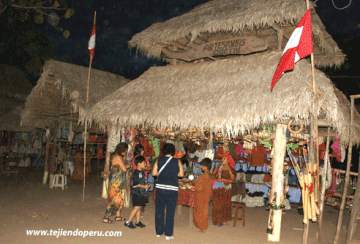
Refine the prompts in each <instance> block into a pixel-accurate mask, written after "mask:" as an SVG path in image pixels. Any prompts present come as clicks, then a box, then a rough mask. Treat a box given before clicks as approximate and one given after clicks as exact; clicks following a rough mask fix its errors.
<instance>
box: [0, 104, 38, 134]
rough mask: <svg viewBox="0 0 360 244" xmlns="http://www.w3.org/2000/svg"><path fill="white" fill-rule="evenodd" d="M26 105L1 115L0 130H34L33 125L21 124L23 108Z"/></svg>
mask: <svg viewBox="0 0 360 244" xmlns="http://www.w3.org/2000/svg"><path fill="white" fill-rule="evenodd" d="M23 108H24V105H20V106H18V107H16V108H15V109H13V110H12V111H10V112H8V113H7V114H5V115H3V116H1V117H0V131H1V130H6V131H32V130H34V128H33V127H29V126H26V127H23V126H20V121H21V117H20V114H21V111H22V110H23Z"/></svg>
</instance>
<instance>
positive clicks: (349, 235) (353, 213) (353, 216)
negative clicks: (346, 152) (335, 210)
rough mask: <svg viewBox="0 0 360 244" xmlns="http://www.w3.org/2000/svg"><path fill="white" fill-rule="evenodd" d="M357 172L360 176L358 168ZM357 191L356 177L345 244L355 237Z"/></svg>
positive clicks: (357, 211) (357, 206) (358, 198)
mask: <svg viewBox="0 0 360 244" xmlns="http://www.w3.org/2000/svg"><path fill="white" fill-rule="evenodd" d="M359 162H360V158H359ZM358 172H359V174H360V167H358ZM358 189H360V180H359V177H358V180H357V183H356V190H355V195H354V202H353V207H352V209H351V215H350V221H349V228H348V233H347V236H346V243H351V242H352V240H353V239H354V236H355V235H356V229H355V227H357V224H355V223H357V221H358V220H357V218H358V216H359V215H358V214H359V204H360V191H358Z"/></svg>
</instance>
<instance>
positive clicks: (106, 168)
mask: <svg viewBox="0 0 360 244" xmlns="http://www.w3.org/2000/svg"><path fill="white" fill-rule="evenodd" d="M110 133H111V128H108V130H107V135H108V136H107V138H108V139H107V144H106V152H105V165H104V172H103V174H107V173H109V168H110V151H109V140H110ZM106 182H109V178H108V179H107V180H104V182H103V184H104V185H105V187H103V192H102V197H103V198H107V197H108V194H107V193H106V192H104V191H108V185H107V184H106Z"/></svg>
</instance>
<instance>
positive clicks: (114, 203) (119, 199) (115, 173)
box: [104, 165, 125, 218]
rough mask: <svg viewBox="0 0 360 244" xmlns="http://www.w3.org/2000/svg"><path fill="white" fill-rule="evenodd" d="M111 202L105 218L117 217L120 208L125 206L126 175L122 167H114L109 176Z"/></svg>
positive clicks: (109, 201)
mask: <svg viewBox="0 0 360 244" xmlns="http://www.w3.org/2000/svg"><path fill="white" fill-rule="evenodd" d="M108 195H109V200H108V207H107V208H106V212H105V216H104V218H109V217H110V216H114V215H116V212H117V211H118V210H119V208H120V207H122V206H123V205H124V195H125V173H124V171H123V170H122V168H121V167H120V165H112V166H111V169H110V176H109V193H108Z"/></svg>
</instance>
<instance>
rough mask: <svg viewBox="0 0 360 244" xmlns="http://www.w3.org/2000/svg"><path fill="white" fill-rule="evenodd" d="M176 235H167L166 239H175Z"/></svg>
mask: <svg viewBox="0 0 360 244" xmlns="http://www.w3.org/2000/svg"><path fill="white" fill-rule="evenodd" d="M174 238H175V237H174V236H167V237H165V240H167V241H168V240H172V239H174Z"/></svg>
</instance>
